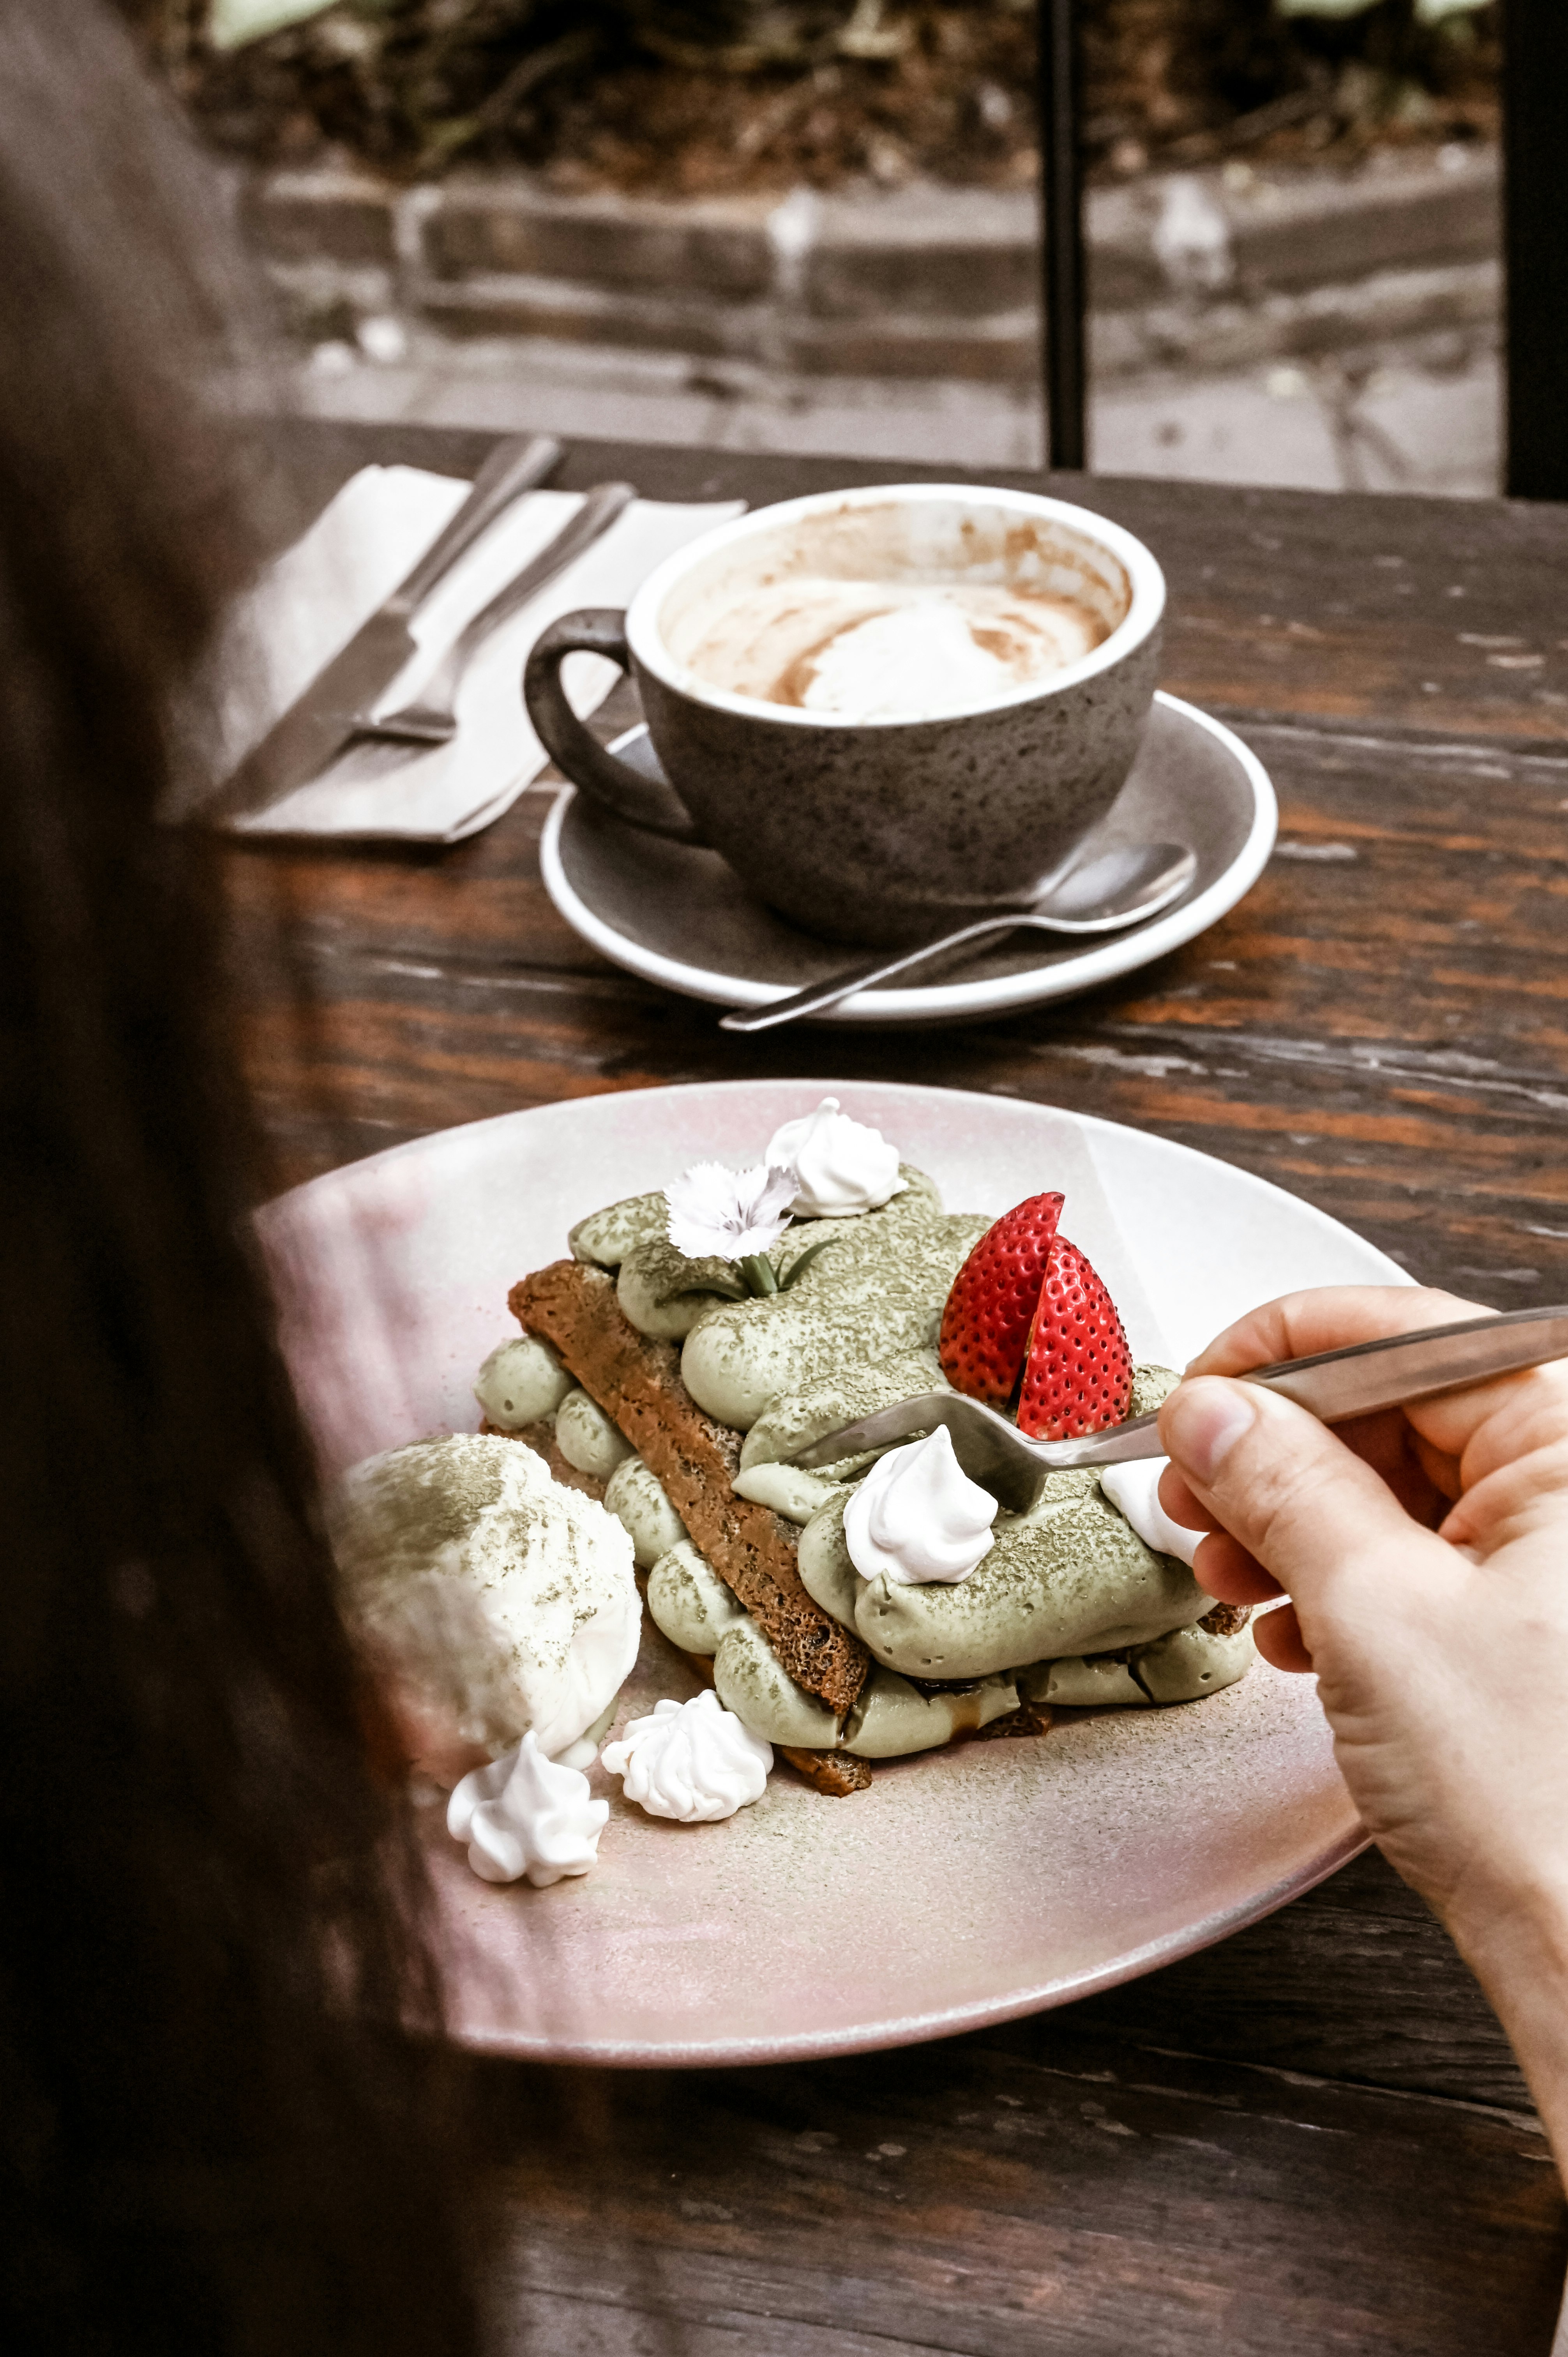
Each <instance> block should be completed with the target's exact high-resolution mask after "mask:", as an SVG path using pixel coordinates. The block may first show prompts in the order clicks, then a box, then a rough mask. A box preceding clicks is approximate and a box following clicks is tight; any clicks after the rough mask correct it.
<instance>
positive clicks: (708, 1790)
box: [602, 1686, 773, 1825]
mask: <svg viewBox="0 0 1568 2357" xmlns="http://www.w3.org/2000/svg"><path fill="white" fill-rule="evenodd" d="M602 1757H603V1760H604V1764H605V1766H606V1767H607V1769H608V1770H609V1772H610V1774H611V1775H612V1776H618V1777H620V1778H621V1780H622V1790H623V1791H624V1792H625V1793H626V1797H627V1799H628V1801H635V1802H636V1803H637V1804H638V1806H639V1808H641V1809H646V1810H647V1812H648V1813H649V1815H650V1817H668V1818H670V1819H671V1821H672V1822H673V1823H674V1824H682V1825H695V1824H713V1823H714V1821H715V1820H716V1819H718V1818H720V1817H733V1816H734V1814H735V1813H736V1810H737V1809H744V1808H745V1807H746V1806H747V1805H748V1803H751V1802H752V1801H757V1800H760V1799H761V1797H762V1793H763V1790H764V1787H765V1786H766V1785H767V1782H768V1770H769V1769H770V1768H771V1767H772V1765H773V1746H772V1745H771V1744H770V1743H766V1742H764V1740H763V1738H761V1736H759V1735H753V1733H752V1732H751V1729H750V1728H749V1727H746V1725H745V1724H744V1722H743V1721H742V1720H740V1719H738V1718H737V1717H736V1715H735V1713H734V1711H733V1710H726V1709H725V1706H724V1705H723V1703H722V1702H720V1700H719V1698H718V1696H717V1695H716V1694H714V1691H713V1688H712V1687H711V1686H708V1687H704V1688H703V1692H702V1693H701V1694H698V1695H693V1696H692V1697H691V1700H690V1701H689V1702H659V1703H655V1705H654V1706H653V1709H652V1711H651V1712H650V1715H649V1716H648V1717H646V1718H634V1719H633V1720H632V1722H631V1724H630V1726H629V1727H628V1728H627V1730H626V1732H625V1734H624V1735H623V1736H622V1737H621V1738H620V1739H619V1741H618V1742H616V1743H607V1744H606V1746H605V1749H604V1752H603V1755H602Z"/></svg>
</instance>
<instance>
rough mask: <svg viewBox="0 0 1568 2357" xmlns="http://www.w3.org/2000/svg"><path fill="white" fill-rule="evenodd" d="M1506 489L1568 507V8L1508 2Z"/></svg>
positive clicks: (1532, 0) (1529, 0) (1546, 2)
mask: <svg viewBox="0 0 1568 2357" xmlns="http://www.w3.org/2000/svg"><path fill="white" fill-rule="evenodd" d="M1503 44H1504V62H1503V176H1504V178H1503V252H1504V264H1505V268H1506V270H1507V274H1508V298H1507V321H1508V483H1507V487H1508V490H1509V495H1510V497H1512V498H1513V499H1516V500H1568V156H1564V153H1563V149H1564V145H1565V144H1568V5H1564V0H1504V7H1503Z"/></svg>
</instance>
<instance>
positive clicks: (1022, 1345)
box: [937, 1195, 1114, 1407]
mask: <svg viewBox="0 0 1568 2357" xmlns="http://www.w3.org/2000/svg"><path fill="white" fill-rule="evenodd" d="M1061 1208H1062V1198H1061V1197H1060V1196H1059V1195H1031V1196H1030V1197H1029V1198H1028V1200H1027V1201H1026V1202H1023V1203H1018V1204H1015V1206H1014V1208H1013V1210H1012V1211H1004V1213H1003V1215H1002V1217H1001V1219H999V1220H998V1221H997V1222H996V1223H995V1225H994V1226H993V1227H989V1228H987V1229H986V1231H985V1233H984V1234H983V1236H982V1237H981V1239H980V1242H979V1243H977V1244H976V1245H975V1247H974V1250H973V1251H972V1253H971V1254H970V1256H969V1258H968V1259H967V1260H966V1261H965V1262H964V1265H963V1266H962V1267H961V1269H960V1271H959V1273H958V1275H956V1276H955V1277H954V1279H953V1282H952V1290H951V1292H950V1294H949V1295H948V1298H947V1307H946V1308H945V1309H944V1310H943V1311H942V1329H941V1334H940V1339H939V1340H938V1343H937V1355H938V1357H939V1358H940V1361H941V1363H942V1372H943V1374H944V1375H946V1377H947V1379H948V1381H949V1383H951V1385H952V1387H953V1389H954V1391H955V1392H965V1393H967V1394H968V1395H969V1397H970V1398H971V1399H979V1400H984V1401H986V1402H987V1403H988V1404H989V1405H991V1406H992V1407H1005V1406H1006V1405H1007V1403H1008V1401H1009V1400H1010V1399H1011V1398H1012V1396H1013V1393H1014V1390H1015V1386H1016V1384H1017V1381H1018V1377H1019V1375H1020V1373H1021V1372H1022V1371H1023V1366H1024V1358H1025V1353H1026V1351H1027V1349H1028V1343H1029V1331H1030V1327H1031V1325H1032V1323H1033V1320H1034V1317H1035V1312H1036V1308H1037V1307H1038V1304H1039V1299H1040V1287H1041V1286H1043V1285H1044V1283H1045V1281H1046V1269H1047V1263H1048V1261H1049V1258H1050V1251H1051V1245H1052V1243H1053V1241H1054V1239H1055V1236H1056V1232H1057V1222H1058V1219H1059V1218H1060V1217H1061ZM1112 1314H1114V1313H1112Z"/></svg>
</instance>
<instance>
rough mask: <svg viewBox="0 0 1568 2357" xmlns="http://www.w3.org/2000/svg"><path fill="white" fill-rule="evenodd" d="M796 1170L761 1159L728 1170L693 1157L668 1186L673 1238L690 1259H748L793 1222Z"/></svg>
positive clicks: (767, 1245)
mask: <svg viewBox="0 0 1568 2357" xmlns="http://www.w3.org/2000/svg"><path fill="white" fill-rule="evenodd" d="M795 1187H796V1180H795V1173H794V1171H793V1170H786V1169H778V1168H774V1167H773V1166H772V1165H771V1164H769V1163H766V1162H759V1163H757V1166H756V1168H754V1169H751V1170H726V1169H725V1167H724V1165H723V1163H722V1162H694V1163H693V1165H692V1168H690V1170H683V1171H682V1174H681V1176H680V1178H679V1179H676V1180H675V1182H674V1184H673V1185H672V1186H670V1187H666V1189H664V1200H665V1201H666V1202H667V1203H668V1204H669V1206H670V1228H669V1235H670V1241H671V1243H672V1244H673V1245H674V1247H675V1249H676V1251H677V1252H678V1253H684V1254H685V1255H686V1258H687V1259H688V1260H708V1259H718V1260H746V1259H748V1258H749V1257H750V1255H751V1254H753V1253H765V1252H767V1251H768V1249H769V1248H770V1247H771V1246H772V1245H774V1244H776V1243H778V1241H779V1237H780V1236H781V1235H782V1234H783V1232H784V1231H785V1229H786V1227H787V1226H788V1225H789V1206H790V1204H791V1203H792V1202H793V1201H794V1200H795Z"/></svg>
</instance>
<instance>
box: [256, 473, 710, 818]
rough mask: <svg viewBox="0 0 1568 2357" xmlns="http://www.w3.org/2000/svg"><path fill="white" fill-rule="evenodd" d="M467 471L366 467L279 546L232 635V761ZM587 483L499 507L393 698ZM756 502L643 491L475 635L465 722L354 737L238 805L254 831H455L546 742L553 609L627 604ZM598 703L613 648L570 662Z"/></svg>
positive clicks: (427, 539)
mask: <svg viewBox="0 0 1568 2357" xmlns="http://www.w3.org/2000/svg"><path fill="white" fill-rule="evenodd" d="M469 489H470V486H469V485H468V484H467V483H465V482H459V481H456V480H454V479H453V478H452V477H450V476H447V475H432V474H427V473H425V472H424V470H423V469H421V468H415V467H366V468H363V469H362V470H361V471H360V473H359V474H358V475H356V476H355V477H354V478H353V479H352V481H351V482H349V483H346V484H345V485H344V487H343V489H342V490H340V491H339V492H338V496H337V498H336V499H335V500H333V501H332V503H331V505H330V506H329V507H328V508H327V509H326V510H325V511H324V512H323V513H322V514H321V515H320V516H318V517H317V521H316V522H315V523H314V524H313V525H312V526H311V528H310V530H309V531H308V532H307V533H306V534H305V537H304V538H303V539H302V540H300V541H298V542H296V543H295V546H294V547H293V548H291V549H289V550H287V551H286V552H285V554H284V555H282V556H281V557H279V558H278V560H277V561H276V563H275V564H274V565H273V566H272V567H271V569H270V571H269V572H268V573H267V574H266V576H264V578H263V580H262V581H261V582H260V583H259V584H258V585H257V587H256V588H255V589H254V590H253V591H252V593H251V595H250V596H249V597H247V598H246V599H245V600H244V601H243V603H242V606H241V608H239V609H238V610H237V611H236V613H235V614H234V616H233V618H232V619H231V624H230V627H229V630H227V631H226V633H225V636H224V640H223V644H222V647H221V649H220V656H219V668H218V676H219V678H220V683H221V685H220V728H221V746H220V752H219V755H218V760H219V764H220V768H219V774H220V775H223V776H227V774H228V773H229V771H230V770H231V769H232V768H233V767H234V766H235V765H236V763H237V762H238V761H239V760H240V759H242V757H243V756H244V754H245V753H247V752H248V751H249V750H250V748H251V747H252V745H254V744H255V743H257V741H258V740H259V739H260V737H262V736H263V734H264V733H265V731H266V729H267V728H268V727H269V726H271V724H272V722H273V721H274V719H276V717H277V716H278V715H279V714H280V713H281V712H284V711H285V710H286V709H287V707H288V705H290V704H291V703H293V701H294V699H295V696H296V695H298V694H300V693H301V691H302V690H303V689H304V688H306V687H307V686H308V685H309V683H310V682H311V680H312V679H313V678H314V677H315V676H316V674H317V672H319V671H320V670H321V669H322V667H323V666H324V665H325V664H326V663H327V662H329V661H330V660H331V658H332V657H333V655H335V654H336V653H337V652H338V649H339V648H340V647H343V646H345V645H347V643H348V641H349V639H350V638H352V636H353V634H354V632H355V631H356V630H358V629H359V628H360V624H361V623H362V622H364V621H366V620H368V619H369V618H370V616H371V614H373V613H374V612H375V610H376V608H378V607H379V606H380V605H381V602H382V600H383V599H384V598H385V597H388V596H390V594H391V593H392V590H393V589H395V588H396V587H397V585H398V583H399V582H400V581H401V580H402V579H403V576H404V575H405V574H406V573H407V572H408V570H409V569H410V567H411V566H412V565H413V564H414V562H415V561H416V559H417V558H418V557H419V556H420V555H421V554H422V553H423V552H424V549H425V548H427V547H428V546H429V544H430V543H431V542H432V541H433V540H434V539H435V535H436V533H438V532H439V531H440V530H441V528H442V526H443V524H445V523H446V522H447V520H448V518H449V517H451V516H452V515H454V514H455V513H456V510H457V509H458V508H459V507H460V506H461V505H462V503H463V500H465V499H466V498H467V494H468V491H469ZM582 504H583V500H582V494H581V493H580V492H576V491H532V492H530V493H529V495H528V496H527V497H526V498H525V499H522V500H519V501H518V503H517V505H516V506H515V507H514V508H512V509H511V510H510V512H509V513H508V514H507V515H505V516H503V517H502V518H501V519H500V521H499V522H498V523H496V524H493V525H492V526H491V528H490V530H489V532H488V533H486V534H485V536H484V538H483V539H482V540H481V541H479V542H478V544H477V545H476V546H475V547H474V548H472V549H471V550H470V551H469V553H468V554H467V556H466V557H465V558H464V559H463V562H462V564H461V565H459V566H458V568H457V570H456V572H455V573H454V574H453V575H452V576H450V578H449V579H448V580H447V581H446V582H445V583H443V585H442V587H440V588H439V589H438V590H437V591H436V592H435V596H434V597H431V598H430V599H429V600H428V602H427V603H426V605H425V606H424V608H423V610H422V611H421V613H420V614H419V616H418V618H417V619H416V620H415V621H414V622H413V625H412V629H413V637H414V640H415V641H416V644H417V646H418V648H419V653H418V654H417V655H416V656H415V658H414V659H413V661H412V662H410V663H409V664H408V666H407V667H406V669H405V670H404V672H403V674H402V676H401V677H400V678H399V679H398V680H397V681H396V682H394V683H392V686H390V687H389V688H388V689H387V690H386V692H385V693H384V694H383V695H382V696H381V699H380V704H379V708H380V709H381V711H383V712H390V711H392V709H394V708H395V706H397V705H402V704H406V703H408V702H410V701H411V700H412V699H413V696H414V695H415V694H417V693H418V690H419V688H420V686H421V685H422V683H423V682H424V679H425V678H426V677H428V675H429V673H431V671H432V670H433V669H434V668H435V664H436V663H437V662H439V660H440V658H441V656H442V654H443V653H444V652H445V651H446V648H447V647H448V646H449V645H450V643H451V641H452V640H453V639H455V638H456V635H457V633H458V631H459V630H461V629H462V628H463V625H464V623H465V622H467V620H468V619H469V617H470V616H471V615H473V614H477V613H478V610H479V608H480V607H481V606H484V605H488V604H489V600H490V599H491V598H492V597H494V596H495V595H496V594H497V592H498V591H499V590H500V589H503V588H504V587H506V585H507V583H508V582H509V581H510V580H511V579H512V578H513V577H514V576H516V575H517V574H518V573H519V572H521V569H522V567H523V565H525V564H526V563H527V562H528V560H529V558H530V557H531V556H532V555H534V554H536V553H537V552H538V551H539V550H540V549H542V547H543V546H544V545H545V544H546V543H547V542H548V541H550V540H553V538H554V536H555V534H556V533H558V532H559V531H560V529H561V527H562V525H563V524H564V523H565V522H567V521H568V520H569V518H571V517H572V516H574V515H575V513H576V511H577V510H578V509H579V508H580V507H581V506H582ZM743 506H744V502H743V501H740V500H719V501H715V502H711V503H708V504H705V505H701V506H677V505H669V504H666V503H664V502H662V501H660V500H633V501H632V503H631V505H630V506H629V507H628V508H627V509H626V510H625V511H624V512H623V513H622V514H621V515H620V516H619V517H618V518H617V520H616V522H614V523H613V524H612V525H611V526H610V529H609V530H608V532H607V533H605V535H604V537H603V539H602V540H599V541H597V542H596V544H594V546H593V547H592V548H589V549H585V551H584V553H583V554H582V555H581V556H579V557H578V558H577V560H576V562H575V564H574V565H569V566H568V567H567V569H566V571H565V572H564V573H562V574H559V575H557V576H556V578H555V579H554V580H553V581H552V582H550V583H548V584H547V585H546V587H544V588H543V589H542V590H541V591H540V593H539V595H538V596H537V597H534V598H532V599H531V600H530V602H529V603H528V604H527V605H526V606H525V607H523V608H522V609H521V612H519V613H517V614H514V615H513V616H512V618H511V619H510V621H509V622H507V623H506V624H504V625H503V627H502V628H501V629H500V630H497V631H496V632H495V633H494V634H493V635H492V636H491V637H490V638H489V639H487V640H486V641H485V642H484V644H483V645H482V646H481V647H480V648H479V649H478V652H477V653H476V654H475V655H474V657H473V659H472V661H471V662H470V663H469V665H468V668H467V672H466V673H465V674H464V677H463V682H462V685H461V688H460V689H459V691H458V696H457V722H458V726H457V734H456V737H454V738H453V739H452V741H451V743H450V744H447V745H441V746H436V747H433V748H430V749H429V750H427V751H420V750H418V749H416V748H411V747H409V746H403V745H386V744H380V743H368V742H360V743H358V744H354V745H351V746H350V747H349V748H348V749H347V751H346V752H344V753H343V754H342V755H340V756H339V758H338V760H336V761H335V762H334V763H333V764H332V766H331V768H330V769H328V770H326V771H324V773H323V774H322V775H321V776H320V777H319V778H317V779H313V780H312V781H311V782H310V784H309V785H306V786H301V787H299V788H297V789H296V791H295V792H293V793H291V794H289V795H288V796H287V797H286V799H285V800H284V801H282V802H274V805H273V807H272V808H271V809H270V810H267V811H263V812H260V813H257V814H256V815H254V816H252V817H250V818H243V819H238V820H236V821H235V822H234V826H235V831H236V832H237V833H241V834H328V835H348V836H357V837H360V838H376V837H384V838H392V839H394V840H399V841H403V842H410V843H456V842H459V841H461V839H462V838H463V837H464V836H465V835H468V834H477V833H478V830H479V829H480V828H481V827H485V826H489V824H490V823H491V821H492V820H494V819H498V818H499V816H500V814H501V813H502V812H503V811H504V810H506V809H508V808H509V807H510V804H511V803H512V802H515V800H516V799H517V796H518V795H519V794H520V793H521V791H522V790H523V788H524V787H525V786H527V785H528V784H530V783H531V781H532V780H533V779H534V778H536V777H537V776H538V774H539V772H540V770H542V769H543V768H544V767H545V765H546V762H547V760H548V758H549V757H548V755H547V754H546V753H545V751H544V748H543V747H542V745H541V744H540V742H539V739H538V737H536V736H535V735H534V733H533V729H532V726H531V724H530V722H529V718H528V715H527V713H526V712H525V711H524V709H523V705H522V666H523V662H524V660H525V658H526V657H527V654H528V651H529V649H530V648H531V647H532V644H533V642H534V640H535V639H537V638H538V636H539V634H540V632H541V631H542V630H543V629H544V627H545V625H546V624H547V623H549V622H553V620H554V619H556V617H557V616H558V615H561V614H568V613H570V612H571V611H572V610H573V608H575V607H578V606H624V605H626V604H627V603H628V600H629V598H630V597H631V596H632V594H633V592H634V591H635V590H636V589H638V588H639V587H640V585H641V583H642V582H643V580H644V579H645V578H646V576H648V575H649V574H650V572H651V571H652V570H653V567H654V566H655V565H658V564H660V563H661V562H662V560H663V559H664V558H665V557H666V556H668V555H670V554H671V553H672V552H673V551H674V550H675V549H677V548H683V547H684V546H685V544H687V542H688V541H692V540H695V539H696V538H697V537H698V535H699V534H700V533H704V532H707V531H710V530H711V529H712V528H713V526H714V524H718V523H726V522H728V521H729V520H730V518H731V517H732V516H736V515H738V514H739V513H740V512H741V511H742V507H743ZM563 676H564V683H565V686H566V690H567V693H568V694H569V695H570V697H571V699H572V702H573V705H575V709H576V710H577V711H578V712H579V713H582V714H586V713H589V712H592V711H593V710H595V708H596V706H597V705H600V704H602V703H603V702H604V699H605V697H606V696H607V694H609V692H610V689H611V688H612V687H613V685H614V684H615V682H616V679H617V676H618V673H617V672H616V668H615V665H614V664H613V663H610V662H606V661H605V660H604V658H603V657H602V656H599V655H582V654H578V655H572V656H569V657H568V659H567V662H566V664H565V667H564V674H563Z"/></svg>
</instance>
